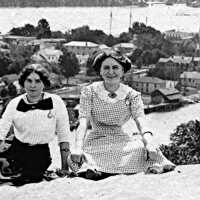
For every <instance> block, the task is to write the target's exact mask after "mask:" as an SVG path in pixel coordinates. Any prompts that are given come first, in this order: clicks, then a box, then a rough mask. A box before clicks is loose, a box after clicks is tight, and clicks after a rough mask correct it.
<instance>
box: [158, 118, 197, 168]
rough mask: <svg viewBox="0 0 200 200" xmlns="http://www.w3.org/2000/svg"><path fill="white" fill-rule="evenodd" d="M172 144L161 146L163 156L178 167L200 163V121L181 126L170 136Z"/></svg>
mask: <svg viewBox="0 0 200 200" xmlns="http://www.w3.org/2000/svg"><path fill="white" fill-rule="evenodd" d="M170 140H171V143H170V144H169V145H161V147H160V148H161V151H162V152H163V154H164V155H165V156H166V157H167V158H168V159H169V160H171V161H172V162H173V163H174V164H176V165H186V164H199V163H200V121H198V120H194V121H189V122H188V123H183V124H180V125H179V126H178V127H177V128H176V129H175V130H174V132H173V133H172V134H171V135H170Z"/></svg>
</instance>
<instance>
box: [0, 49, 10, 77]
mask: <svg viewBox="0 0 200 200" xmlns="http://www.w3.org/2000/svg"><path fill="white" fill-rule="evenodd" d="M10 63H11V60H10V58H9V57H8V56H7V55H5V54H3V53H1V52H0V76H3V75H5V74H7V73H8V66H9V64H10Z"/></svg>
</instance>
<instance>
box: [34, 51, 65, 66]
mask: <svg viewBox="0 0 200 200" xmlns="http://www.w3.org/2000/svg"><path fill="white" fill-rule="evenodd" d="M61 55H63V53H62V51H61V50H58V49H55V48H54V47H51V48H45V49H41V50H39V51H37V52H36V53H35V54H33V55H32V57H31V59H32V60H33V61H36V62H43V61H44V62H47V63H58V61H59V58H60V56H61Z"/></svg>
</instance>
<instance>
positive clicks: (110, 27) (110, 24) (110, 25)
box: [109, 5, 112, 35]
mask: <svg viewBox="0 0 200 200" xmlns="http://www.w3.org/2000/svg"><path fill="white" fill-rule="evenodd" d="M109 34H110V35H111V34H112V5H111V10H110V23H109Z"/></svg>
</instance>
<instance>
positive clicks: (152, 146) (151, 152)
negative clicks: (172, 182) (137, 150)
mask: <svg viewBox="0 0 200 200" xmlns="http://www.w3.org/2000/svg"><path fill="white" fill-rule="evenodd" d="M142 140H143V143H144V146H145V149H146V159H147V160H149V159H150V160H155V159H156V157H157V152H158V145H157V144H156V143H155V142H154V141H153V134H152V133H151V132H146V133H144V134H143V136H142Z"/></svg>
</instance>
